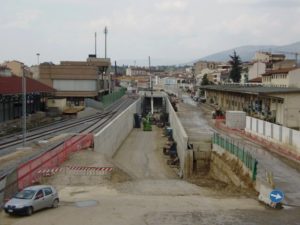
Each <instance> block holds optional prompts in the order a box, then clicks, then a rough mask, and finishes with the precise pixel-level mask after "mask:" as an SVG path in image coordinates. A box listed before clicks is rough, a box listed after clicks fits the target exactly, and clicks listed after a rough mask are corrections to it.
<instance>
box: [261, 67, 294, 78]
mask: <svg viewBox="0 0 300 225" xmlns="http://www.w3.org/2000/svg"><path fill="white" fill-rule="evenodd" d="M295 69H296V68H284V69H278V70H270V71H267V72H266V73H264V74H262V76H270V75H272V74H282V73H286V74H287V73H288V72H290V71H292V70H295Z"/></svg>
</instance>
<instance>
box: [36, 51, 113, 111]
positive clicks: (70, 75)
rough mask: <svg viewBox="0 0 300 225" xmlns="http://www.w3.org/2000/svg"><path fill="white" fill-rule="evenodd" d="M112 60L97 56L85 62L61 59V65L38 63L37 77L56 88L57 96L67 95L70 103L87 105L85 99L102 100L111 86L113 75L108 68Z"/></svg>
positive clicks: (92, 56)
mask: <svg viewBox="0 0 300 225" xmlns="http://www.w3.org/2000/svg"><path fill="white" fill-rule="evenodd" d="M109 67H110V59H103V58H96V57H95V56H94V55H90V57H89V58H88V59H87V60H86V61H62V62H61V63H60V64H59V65H55V64H53V63H42V64H40V65H39V73H38V76H37V77H38V80H39V81H41V82H42V83H44V84H46V85H48V86H50V87H52V88H54V89H56V90H57V91H56V93H55V97H56V98H58V99H59V98H66V99H67V104H74V105H76V106H78V105H83V104H84V98H93V99H99V98H100V97H101V96H102V95H104V94H105V93H108V92H109V89H110V88H111V83H112V82H111V81H110V76H109V75H107V73H106V71H107V69H108V68H109Z"/></svg>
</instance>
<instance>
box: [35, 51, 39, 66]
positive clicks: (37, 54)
mask: <svg viewBox="0 0 300 225" xmlns="http://www.w3.org/2000/svg"><path fill="white" fill-rule="evenodd" d="M36 56H37V64H38V65H40V53H36Z"/></svg>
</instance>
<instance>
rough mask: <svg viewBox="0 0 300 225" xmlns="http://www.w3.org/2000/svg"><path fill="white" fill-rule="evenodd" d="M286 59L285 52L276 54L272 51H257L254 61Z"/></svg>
mask: <svg viewBox="0 0 300 225" xmlns="http://www.w3.org/2000/svg"><path fill="white" fill-rule="evenodd" d="M283 60H285V55H284V54H274V53H271V52H263V51H260V52H256V53H255V56H254V61H259V62H265V63H276V62H280V61H283Z"/></svg>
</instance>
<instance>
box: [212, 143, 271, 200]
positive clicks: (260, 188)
mask: <svg viewBox="0 0 300 225" xmlns="http://www.w3.org/2000/svg"><path fill="white" fill-rule="evenodd" d="M213 152H214V153H215V154H213V155H212V159H211V162H212V163H211V171H210V172H211V174H212V175H213V176H214V177H215V178H216V179H219V180H222V181H223V182H225V183H233V184H234V185H235V186H239V187H249V182H251V175H252V171H251V170H250V169H248V168H247V167H246V166H245V165H243V163H242V161H240V160H239V159H238V158H237V157H236V156H234V155H231V154H229V153H228V152H227V151H226V150H225V149H223V148H222V147H221V146H219V145H217V144H213ZM218 156H219V157H218ZM232 160H234V161H235V164H237V163H238V164H239V165H238V167H236V168H239V170H238V171H239V173H240V175H237V174H236V173H234V171H233V170H232V165H231V166H229V165H228V162H230V163H231V164H232V163H233V161H232ZM242 177H243V179H241V178H242ZM245 177H248V179H246V180H247V182H246V183H245ZM252 187H253V188H254V189H255V190H256V191H257V192H258V193H259V195H258V200H259V201H260V202H263V203H265V204H267V205H270V206H271V205H272V202H271V200H270V197H269V195H270V192H271V191H272V190H273V189H274V187H272V185H270V184H269V183H268V182H266V181H265V180H263V179H261V178H259V177H257V178H256V180H255V181H252Z"/></svg>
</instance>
